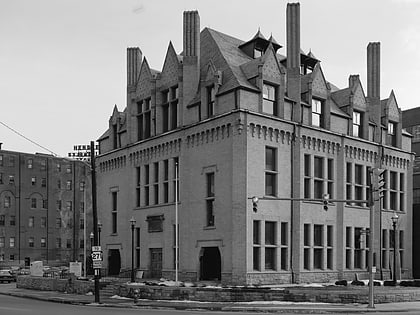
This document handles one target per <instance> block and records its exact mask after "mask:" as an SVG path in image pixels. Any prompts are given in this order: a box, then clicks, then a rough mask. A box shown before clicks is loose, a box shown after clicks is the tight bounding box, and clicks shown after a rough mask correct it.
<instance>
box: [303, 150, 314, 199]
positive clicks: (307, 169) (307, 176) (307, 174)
mask: <svg viewBox="0 0 420 315" xmlns="http://www.w3.org/2000/svg"><path fill="white" fill-rule="evenodd" d="M311 173H312V171H311V156H310V155H309V154H305V155H304V197H305V198H311Z"/></svg>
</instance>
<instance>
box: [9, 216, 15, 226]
mask: <svg viewBox="0 0 420 315" xmlns="http://www.w3.org/2000/svg"><path fill="white" fill-rule="evenodd" d="M15 225H16V216H15V215H11V216H10V226H15Z"/></svg>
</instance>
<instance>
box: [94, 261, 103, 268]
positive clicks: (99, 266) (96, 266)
mask: <svg viewBox="0 0 420 315" xmlns="http://www.w3.org/2000/svg"><path fill="white" fill-rule="evenodd" d="M100 268H102V261H100V260H96V261H95V260H94V261H93V269H100Z"/></svg>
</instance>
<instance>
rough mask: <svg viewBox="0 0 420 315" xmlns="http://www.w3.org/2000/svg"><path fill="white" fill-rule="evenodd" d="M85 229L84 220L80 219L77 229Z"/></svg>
mask: <svg viewBox="0 0 420 315" xmlns="http://www.w3.org/2000/svg"><path fill="white" fill-rule="evenodd" d="M84 228H85V220H84V219H80V221H79V229H80V230H83V229H84Z"/></svg>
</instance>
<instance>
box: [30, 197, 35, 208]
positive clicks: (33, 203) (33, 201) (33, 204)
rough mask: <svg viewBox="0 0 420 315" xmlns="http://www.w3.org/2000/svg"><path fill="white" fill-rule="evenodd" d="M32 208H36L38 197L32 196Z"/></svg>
mask: <svg viewBox="0 0 420 315" xmlns="http://www.w3.org/2000/svg"><path fill="white" fill-rule="evenodd" d="M31 208H32V209H36V198H31Z"/></svg>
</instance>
